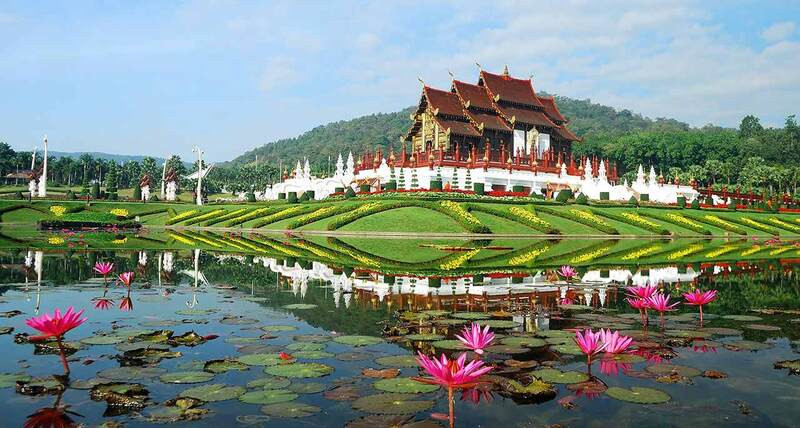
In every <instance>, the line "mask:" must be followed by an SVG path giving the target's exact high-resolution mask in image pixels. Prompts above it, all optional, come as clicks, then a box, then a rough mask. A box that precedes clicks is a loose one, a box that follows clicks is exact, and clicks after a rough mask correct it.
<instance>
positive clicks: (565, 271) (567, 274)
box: [558, 265, 578, 281]
mask: <svg viewBox="0 0 800 428" xmlns="http://www.w3.org/2000/svg"><path fill="white" fill-rule="evenodd" d="M558 274H559V275H561V276H563V277H564V278H565V279H566V280H567V281H569V280H571V279H572V278H574V277H575V276H576V275H578V271H576V270H575V268H574V267H572V266H568V265H564V266H561V268H560V269H558Z"/></svg>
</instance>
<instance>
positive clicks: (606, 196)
mask: <svg viewBox="0 0 800 428" xmlns="http://www.w3.org/2000/svg"><path fill="white" fill-rule="evenodd" d="M600 200H601V201H609V200H611V195H609V193H608V192H600Z"/></svg>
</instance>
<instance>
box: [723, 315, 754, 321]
mask: <svg viewBox="0 0 800 428" xmlns="http://www.w3.org/2000/svg"><path fill="white" fill-rule="evenodd" d="M722 319H726V320H733V321H761V320H762V319H763V318H761V317H757V316H755V315H723V316H722Z"/></svg>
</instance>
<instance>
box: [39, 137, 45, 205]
mask: <svg viewBox="0 0 800 428" xmlns="http://www.w3.org/2000/svg"><path fill="white" fill-rule="evenodd" d="M43 165H44V166H43V167H42V176H41V177H40V178H39V197H40V198H44V197H46V196H47V135H45V136H44V164H43Z"/></svg>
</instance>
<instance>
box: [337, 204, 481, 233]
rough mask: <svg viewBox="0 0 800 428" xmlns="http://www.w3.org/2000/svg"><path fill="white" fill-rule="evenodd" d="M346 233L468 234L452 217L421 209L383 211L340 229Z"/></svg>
mask: <svg viewBox="0 0 800 428" xmlns="http://www.w3.org/2000/svg"><path fill="white" fill-rule="evenodd" d="M338 230H340V231H345V232H405V233H431V232H437V233H466V231H465V230H464V229H463V228H462V227H461V226H460V225H459V224H458V223H456V222H455V221H454V220H453V219H451V218H450V217H448V216H446V215H444V214H442V213H439V212H437V211H433V210H429V209H426V208H420V207H405V208H398V209H395V210H390V211H383V212H380V213H377V214H374V215H371V216H369V217H364V218H361V219H358V220H356V221H354V222H352V223H350V224H347V225H345V226H344V227H342V228H340V229H338Z"/></svg>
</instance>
